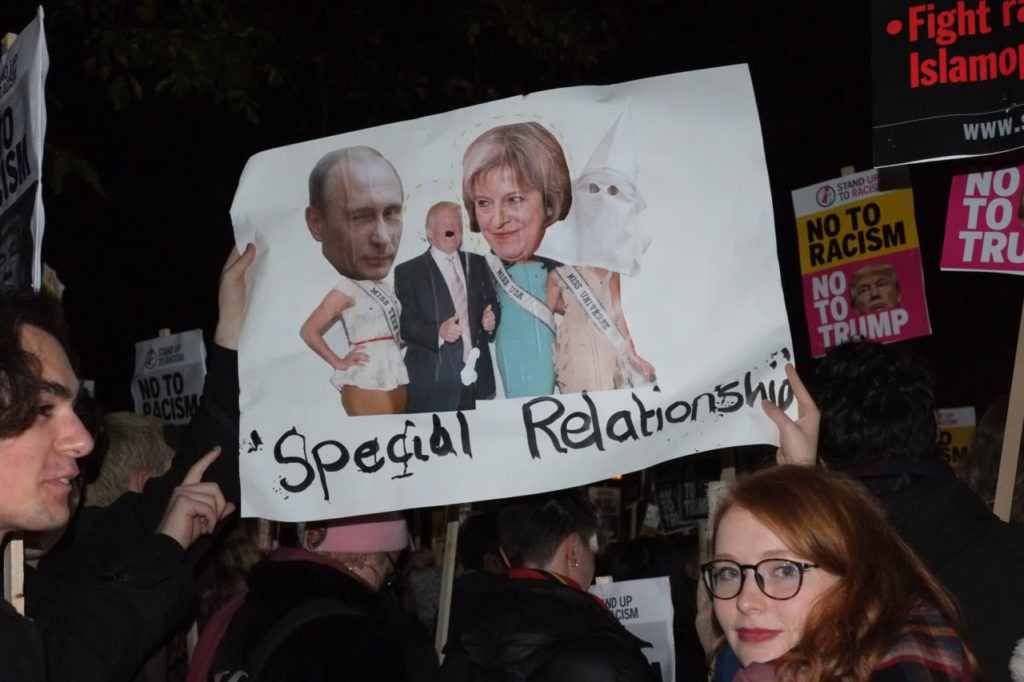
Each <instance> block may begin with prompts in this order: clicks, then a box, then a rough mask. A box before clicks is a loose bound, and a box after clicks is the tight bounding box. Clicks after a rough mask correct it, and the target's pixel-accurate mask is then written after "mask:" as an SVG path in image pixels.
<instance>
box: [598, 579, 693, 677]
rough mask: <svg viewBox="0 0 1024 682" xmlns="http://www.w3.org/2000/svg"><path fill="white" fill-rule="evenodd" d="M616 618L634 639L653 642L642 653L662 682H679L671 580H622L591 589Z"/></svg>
mask: <svg viewBox="0 0 1024 682" xmlns="http://www.w3.org/2000/svg"><path fill="white" fill-rule="evenodd" d="M590 592H591V594H595V595H597V596H598V597H600V598H601V599H602V600H603V601H604V603H605V604H607V605H608V609H609V610H610V611H611V612H612V614H613V615H614V616H615V618H617V619H618V621H619V622H620V623H622V625H623V626H624V627H625V628H626V629H627V630H629V631H630V632H632V633H633V634H634V635H636V636H637V637H639V638H640V639H642V640H644V641H645V642H650V644H651V648H645V649H644V650H643V652H644V655H645V656H647V660H648V661H650V662H651V663H657V664H658V668H659V670H660V672H661V679H662V680H663V682H671V681H672V680H674V679H676V644H675V639H674V638H673V636H672V618H673V615H674V613H675V612H674V611H673V608H672V600H671V599H666V598H665V596H666V595H668V594H671V592H672V588H671V586H670V585H669V580H668V577H665V576H662V577H660V578H643V579H641V580H622V581H620V582H617V583H602V584H599V585H591V586H590Z"/></svg>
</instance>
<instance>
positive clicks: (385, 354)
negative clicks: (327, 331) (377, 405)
mask: <svg viewBox="0 0 1024 682" xmlns="http://www.w3.org/2000/svg"><path fill="white" fill-rule="evenodd" d="M373 287H376V288H377V289H378V290H379V291H381V292H382V293H384V294H386V295H387V297H388V298H390V299H391V302H392V305H393V306H394V308H395V313H396V315H397V314H400V313H401V311H402V305H401V303H399V302H398V297H397V296H395V292H394V289H392V288H391V285H390V284H387V283H386V282H369V281H365V282H356V281H353V280H351V279H348V278H347V277H346V278H342V280H341V281H340V282H338V284H337V285H335V287H334V289H335V290H336V291H340V292H341V293H343V294H345V295H346V296H349V297H351V298H352V300H353V301H355V305H353V306H352V307H350V308H346V309H345V310H343V311H342V312H341V324H342V326H343V327H344V330H345V336H346V338H348V342H349V349H350V350H351V349H352V348H354V347H356V346H358V347H359V348H360V349H361V350H362V351H363V352H365V353H366V354H367V355H368V356H369V360H368V361H367V362H366V363H365V364H362V365H352V366H351V367H349V368H348V369H338V370H335V371H334V374H333V375H331V384H333V385H334V387H335V388H337V389H338V390H339V391H340V390H341V387H342V386H345V385H350V386H358V387H359V388H365V389H368V390H372V391H390V390H391V389H394V388H397V387H399V386H403V385H405V384H408V383H409V372H408V371H407V370H406V368H405V362H403V361H402V350H401V348H400V347H399V339H396V338H395V336H394V334H392V333H391V327H390V325H389V324H388V320H387V313H386V311H385V309H384V307H383V306H381V304H380V303H378V302H377V301H376V300H375V299H374V297H373V296H372V295H371V294H370V293H369V290H370V289H371V288H373ZM341 355H344V353H341Z"/></svg>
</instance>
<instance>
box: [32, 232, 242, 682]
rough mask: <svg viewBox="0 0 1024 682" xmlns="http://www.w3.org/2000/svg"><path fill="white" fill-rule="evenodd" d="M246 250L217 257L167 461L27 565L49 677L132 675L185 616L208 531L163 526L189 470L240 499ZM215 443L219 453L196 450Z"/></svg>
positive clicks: (227, 496) (226, 495) (229, 499)
mask: <svg viewBox="0 0 1024 682" xmlns="http://www.w3.org/2000/svg"><path fill="white" fill-rule="evenodd" d="M254 258H255V247H253V246H249V247H248V248H247V249H246V250H245V251H243V252H241V253H239V252H237V251H235V250H234V249H232V254H231V256H230V257H229V259H228V261H227V262H226V264H225V267H224V270H223V272H222V276H221V283H220V289H219V295H218V296H219V301H218V306H219V318H218V323H217V328H216V330H215V333H214V345H213V347H212V348H211V350H210V353H209V356H208V358H207V365H208V373H207V377H206V382H205V384H204V387H203V397H202V400H201V401H200V407H199V410H198V411H197V412H196V414H195V416H194V417H193V419H192V420H191V422H190V423H189V424H188V425H187V426H185V427H184V428H182V429H180V430H179V431H176V432H174V434H173V437H172V439H171V440H173V441H174V445H175V446H176V449H177V451H178V452H177V455H176V456H175V458H174V460H173V463H172V466H171V469H170V470H169V471H168V472H167V473H166V474H164V475H163V476H159V477H153V478H150V479H149V481H148V482H147V483H146V485H145V486H144V487H143V490H142V492H141V493H135V492H129V493H125V494H124V495H122V496H121V497H119V498H118V499H116V500H115V501H114V502H113V503H111V504H110V505H109V506H107V507H103V508H95V509H92V510H91V511H90V513H89V514H88V515H87V516H86V517H83V518H82V519H76V522H75V523H74V524H72V526H71V527H70V528H69V530H68V532H67V533H66V534H65V536H64V537H63V538H62V539H61V541H60V542H59V543H58V545H57V546H56V547H55V548H54V549H53V550H51V551H50V552H49V553H47V554H46V555H45V556H43V557H42V558H41V559H40V561H39V565H38V569H37V570H36V571H34V572H31V573H27V574H26V581H25V592H26V607H27V613H28V615H29V616H30V617H31V618H32V619H33V620H34V621H35V622H36V623H38V624H39V626H40V627H41V629H42V633H43V636H44V640H45V648H46V658H47V665H48V668H49V675H50V677H51V678H52V679H60V680H65V681H68V680H70V681H73V680H90V681H91V680H107V681H111V682H116V681H117V680H129V679H132V678H133V676H135V675H136V674H137V673H138V671H139V668H140V666H141V665H142V664H143V662H144V661H145V659H146V657H147V656H149V655H150V654H151V653H153V651H154V650H155V649H156V648H158V647H159V646H160V645H162V644H164V643H165V642H166V641H167V640H168V639H169V638H170V637H171V636H172V635H173V634H174V633H175V632H177V631H178V630H179V629H181V628H182V627H185V626H186V623H187V617H188V616H189V615H190V612H189V609H190V606H191V605H192V601H193V599H194V597H195V585H194V575H193V573H194V570H195V566H196V564H197V563H198V562H199V561H200V559H202V557H203V556H204V555H206V553H207V552H208V551H209V550H210V548H211V545H212V541H211V539H210V538H203V539H201V540H200V541H198V542H196V541H194V540H195V538H193V539H192V540H193V541H191V542H183V538H182V537H180V536H179V537H174V536H170V537H169V535H170V534H169V533H165V532H164V531H163V530H162V529H165V528H166V518H167V514H168V510H169V509H170V506H171V505H172V504H173V503H174V500H176V499H177V498H179V497H180V493H179V492H177V491H178V489H179V486H181V485H183V483H185V482H187V481H188V480H189V479H188V477H189V476H190V472H192V471H199V472H200V475H201V476H202V477H203V478H204V479H205V481H206V482H204V483H200V484H198V485H199V486H206V487H208V488H209V487H211V486H216V487H217V490H218V491H219V492H218V494H219V495H222V496H223V498H224V499H225V502H230V503H231V504H232V505H235V504H237V503H238V501H239V495H240V491H239V483H238V455H237V443H238V370H237V352H236V349H237V347H238V330H239V328H240V324H241V317H242V314H243V312H244V308H245V283H244V274H245V271H246V269H247V268H248V266H249V265H250V264H251V263H252V262H253V259H254ZM221 446H222V447H223V451H222V454H221V455H220V456H219V457H216V458H215V459H212V460H211V459H209V456H208V455H204V453H208V452H209V451H210V450H211V449H212V448H214V447H221ZM201 460H202V461H203V462H204V463H203V464H200V465H199V467H200V469H199V470H197V469H196V468H195V467H196V466H197V463H199V462H200V461H201ZM189 527H191V520H189ZM209 530H211V531H212V530H213V527H212V526H211V527H210V529H209ZM189 532H191V531H189Z"/></svg>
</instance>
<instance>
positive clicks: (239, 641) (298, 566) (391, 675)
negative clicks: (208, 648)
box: [208, 549, 437, 682]
mask: <svg viewBox="0 0 1024 682" xmlns="http://www.w3.org/2000/svg"><path fill="white" fill-rule="evenodd" d="M248 584H249V591H248V593H247V594H246V596H245V601H244V602H243V603H242V605H241V606H240V607H239V608H238V610H237V611H236V612H235V614H234V616H233V618H232V619H231V622H230V623H229V624H228V626H227V629H226V630H225V632H224V634H223V637H222V639H221V641H220V645H219V646H218V647H217V650H216V654H215V655H214V658H213V664H212V666H211V668H210V671H209V675H208V679H210V680H215V679H218V680H219V679H235V677H233V675H234V674H235V673H237V672H238V671H240V670H248V671H249V672H250V673H251V672H252V671H251V670H250V667H251V663H252V661H253V659H254V657H255V656H257V655H263V656H265V664H264V666H263V667H262V668H261V670H260V674H259V676H258V679H259V680H263V681H266V682H274V681H275V680H281V681H285V680H304V681H307V682H317V681H318V680H324V681H327V680H332V681H333V680H363V681H366V682H406V681H410V682H413V681H414V682H433V680H434V676H435V674H436V672H437V655H436V654H435V653H434V648H433V646H432V644H431V642H430V637H429V635H428V633H427V631H426V628H424V627H423V625H422V624H421V623H420V622H419V621H418V620H416V618H415V617H414V616H412V614H409V613H406V612H404V611H402V609H401V607H400V606H399V605H398V602H397V600H396V599H395V598H394V597H393V595H391V594H389V593H376V592H373V591H372V590H371V589H370V588H369V587H368V586H367V585H366V584H365V583H363V582H362V581H360V580H359V579H358V578H356V577H354V576H353V575H351V574H350V573H348V572H347V570H345V569H344V567H342V566H341V565H340V564H337V563H335V562H333V561H331V560H329V559H327V558H325V557H322V556H320V555H318V554H316V553H313V552H307V551H305V550H301V549H281V550H278V551H277V552H275V553H274V554H272V555H271V556H270V557H268V558H267V559H265V560H263V561H261V562H260V563H258V564H256V565H255V566H254V567H253V568H252V570H251V571H250V573H249V579H248ZM313 602H316V603H318V604H324V603H326V604H328V605H330V604H333V605H336V606H338V607H339V609H337V610H336V612H334V613H327V614H325V615H322V616H320V617H318V618H316V619H308V620H304V621H298V622H301V625H297V626H294V627H290V628H287V629H285V630H284V631H281V632H278V633H275V634H273V635H271V636H270V638H269V639H268V633H270V632H271V630H272V629H273V628H274V627H275V625H277V624H278V623H280V622H282V620H283V619H284V618H285V617H287V616H289V614H294V609H295V608H296V607H300V606H302V605H308V604H311V603H313ZM272 641H273V642H274V643H276V646H272V645H271V642H272ZM269 649H272V652H271V651H270V650H269ZM251 677H252V675H251V674H250V678H251Z"/></svg>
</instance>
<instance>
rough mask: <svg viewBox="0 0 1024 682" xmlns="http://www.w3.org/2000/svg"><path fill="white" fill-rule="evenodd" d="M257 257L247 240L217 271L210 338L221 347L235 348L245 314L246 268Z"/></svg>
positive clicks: (232, 249) (254, 249) (232, 251)
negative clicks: (217, 280) (215, 305)
mask: <svg viewBox="0 0 1024 682" xmlns="http://www.w3.org/2000/svg"><path fill="white" fill-rule="evenodd" d="M254 260H256V247H255V246H254V245H253V244H247V245H246V247H245V250H243V251H242V252H241V253H239V252H238V251H237V250H236V249H235V248H234V247H232V248H231V253H230V254H228V259H227V261H226V262H225V263H224V267H223V268H221V271H220V286H219V288H218V290H217V310H218V317H217V328H216V329H215V330H214V332H213V342H214V343H216V344H217V345H218V346H221V347H223V348H229V349H231V350H238V333H239V330H240V329H241V328H242V316H243V315H244V314H245V296H246V294H245V271H246V270H248V269H249V266H250V265H252V262H253V261H254Z"/></svg>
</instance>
